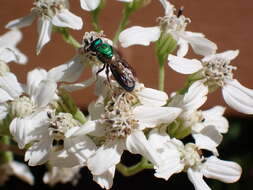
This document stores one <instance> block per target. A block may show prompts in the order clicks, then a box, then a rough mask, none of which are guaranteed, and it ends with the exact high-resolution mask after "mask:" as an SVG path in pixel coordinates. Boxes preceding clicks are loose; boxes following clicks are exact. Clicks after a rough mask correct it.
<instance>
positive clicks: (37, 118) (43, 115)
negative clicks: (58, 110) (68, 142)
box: [10, 110, 48, 149]
mask: <svg viewBox="0 0 253 190" xmlns="http://www.w3.org/2000/svg"><path fill="white" fill-rule="evenodd" d="M46 119H47V111H46V110H44V111H41V112H35V113H33V114H32V115H31V116H29V117H25V118H15V119H13V120H12V122H11V124H10V133H11V134H12V135H13V138H14V140H15V141H16V142H17V143H18V146H19V148H21V149H22V148H24V147H25V145H26V144H28V143H30V142H32V141H34V140H39V139H41V138H42V137H43V135H44V134H46V133H48V129H47V127H46V126H44V125H43V122H45V120H46Z"/></svg>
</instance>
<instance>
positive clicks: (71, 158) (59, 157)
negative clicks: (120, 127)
mask: <svg viewBox="0 0 253 190" xmlns="http://www.w3.org/2000/svg"><path fill="white" fill-rule="evenodd" d="M96 149H97V148H96V145H95V144H94V143H93V141H92V140H91V139H90V138H89V137H88V136H78V137H70V138H65V140H64V151H65V152H56V153H55V154H54V155H51V158H50V163H51V164H52V165H54V166H57V167H63V168H70V167H74V166H79V165H84V164H86V162H87V160H88V158H89V157H90V156H91V155H93V154H94V153H95V151H96Z"/></svg>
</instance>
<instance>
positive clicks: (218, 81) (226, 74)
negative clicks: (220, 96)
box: [202, 57, 236, 86]
mask: <svg viewBox="0 0 253 190" xmlns="http://www.w3.org/2000/svg"><path fill="white" fill-rule="evenodd" d="M202 64H203V67H204V69H203V73H204V76H205V78H206V79H207V82H208V84H210V85H212V84H213V85H219V86H223V85H224V81H225V80H227V79H228V80H231V79H233V70H235V69H236V67H235V66H232V65H229V64H230V60H227V59H224V58H219V57H215V58H213V59H211V60H210V61H207V62H203V63H202Z"/></svg>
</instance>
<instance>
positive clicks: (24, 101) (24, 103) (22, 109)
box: [10, 95, 35, 117]
mask: <svg viewBox="0 0 253 190" xmlns="http://www.w3.org/2000/svg"><path fill="white" fill-rule="evenodd" d="M34 110H35V104H34V102H33V101H32V100H31V99H30V98H29V97H28V96H26V95H21V96H20V97H19V98H17V99H15V100H12V101H10V111H11V114H12V115H13V116H15V117H24V116H27V115H30V114H31V113H32V112H33V111H34Z"/></svg>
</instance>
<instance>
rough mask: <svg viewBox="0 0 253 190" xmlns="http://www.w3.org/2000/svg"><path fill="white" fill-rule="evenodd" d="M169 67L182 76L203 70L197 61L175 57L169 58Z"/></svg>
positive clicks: (170, 56)
mask: <svg viewBox="0 0 253 190" xmlns="http://www.w3.org/2000/svg"><path fill="white" fill-rule="evenodd" d="M168 61H169V62H168V64H169V66H170V67H171V68H172V69H173V70H174V71H176V72H179V73H182V74H192V73H195V72H197V71H199V70H200V69H202V68H203V66H202V64H201V62H200V61H198V60H197V59H186V58H182V57H177V56H174V55H169V56H168Z"/></svg>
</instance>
